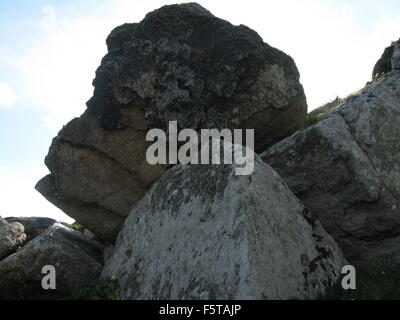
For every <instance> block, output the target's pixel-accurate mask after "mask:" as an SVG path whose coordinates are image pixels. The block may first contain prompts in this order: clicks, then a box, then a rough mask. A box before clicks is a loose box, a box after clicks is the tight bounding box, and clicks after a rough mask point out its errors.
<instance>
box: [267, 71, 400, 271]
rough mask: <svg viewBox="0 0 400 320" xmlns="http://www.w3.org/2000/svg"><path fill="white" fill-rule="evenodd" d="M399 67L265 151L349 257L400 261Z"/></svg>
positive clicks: (368, 262)
mask: <svg viewBox="0 0 400 320" xmlns="http://www.w3.org/2000/svg"><path fill="white" fill-rule="evenodd" d="M399 141H400V71H393V72H391V73H389V74H387V75H386V76H384V77H383V78H382V79H381V80H379V81H377V82H375V83H373V84H372V85H371V86H370V87H369V88H368V89H367V90H366V91H364V92H363V93H362V94H361V95H360V96H358V97H355V98H353V99H351V100H350V101H349V102H347V103H345V104H344V105H343V106H342V107H340V108H339V109H338V110H336V111H335V112H333V113H331V114H329V115H328V116H327V117H326V118H325V119H323V120H321V121H320V122H318V123H317V124H315V125H313V126H310V127H308V128H307V129H305V130H303V131H299V132H297V133H295V134H294V135H292V136H291V137H289V138H287V139H285V140H283V141H281V142H279V143H277V144H275V145H274V146H272V147H271V148H269V149H268V150H267V151H266V152H264V153H263V154H262V158H263V159H264V160H265V162H266V163H268V164H269V165H271V166H272V167H273V168H274V169H276V170H277V171H278V173H279V174H280V175H281V176H282V177H283V178H284V179H285V181H286V182H287V183H288V185H289V187H290V188H291V190H292V191H293V192H294V193H295V194H296V195H297V196H298V197H299V198H300V199H301V200H302V201H303V203H304V204H305V206H306V207H307V208H308V209H309V210H310V211H311V212H312V213H313V214H315V215H316V216H317V217H318V218H319V219H320V221H321V223H322V225H323V226H324V227H325V229H326V230H327V231H328V232H329V233H330V234H331V235H332V236H333V237H334V238H335V239H336V241H337V242H338V244H339V245H340V247H341V248H342V250H343V252H344V254H345V256H346V258H347V259H348V260H349V261H350V262H351V263H354V264H366V265H371V264H375V265H380V264H381V263H390V264H392V263H400V255H399V254H398V253H399V250H400V144H399Z"/></svg>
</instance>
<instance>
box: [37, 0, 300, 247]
mask: <svg viewBox="0 0 400 320" xmlns="http://www.w3.org/2000/svg"><path fill="white" fill-rule="evenodd" d="M107 46H108V54H107V55H106V56H105V57H104V58H103V60H102V62H101V65H100V67H99V68H98V70H97V72H96V78H95V79H94V81H93V85H94V87H95V90H94V95H93V97H92V98H91V99H90V100H89V101H88V102H87V107H88V109H87V110H86V112H85V113H84V114H83V115H82V116H81V117H80V118H77V119H74V120H72V121H71V122H70V123H69V124H68V125H67V126H65V127H64V128H63V129H62V130H61V131H60V132H59V134H58V136H57V137H56V138H55V139H54V141H53V143H52V146H51V148H50V151H49V154H48V156H47V158H46V165H47V166H48V168H49V170H50V172H51V174H50V175H49V176H47V177H45V178H44V179H43V180H41V181H40V182H39V183H38V185H37V189H38V190H39V192H41V193H42V194H43V195H44V196H45V197H46V198H47V199H48V200H49V201H51V202H52V203H54V204H55V205H56V206H58V207H59V208H61V209H62V210H63V211H65V212H66V213H67V214H68V215H70V216H71V217H73V218H75V219H76V220H77V221H78V222H79V223H80V224H82V225H83V226H85V227H87V228H88V229H90V230H91V231H93V232H94V233H95V234H96V235H98V236H100V237H101V238H103V239H106V240H109V241H113V239H114V238H115V236H116V234H117V232H118V230H119V229H120V227H121V225H122V223H123V221H124V219H125V217H126V216H127V215H128V213H129V211H130V209H131V208H132V206H133V205H134V204H135V203H136V202H137V201H138V200H139V199H141V198H142V196H143V195H144V194H145V192H146V190H148V188H149V186H150V185H151V184H152V183H153V182H154V181H156V180H157V178H158V177H159V176H160V175H161V174H162V172H163V171H164V170H165V167H162V166H149V165H148V164H147V162H146V159H145V150H146V149H147V147H148V145H149V144H148V143H146V142H145V135H146V131H147V130H148V129H151V128H162V129H165V128H166V127H167V124H168V121H175V120H177V121H178V126H179V127H180V128H193V129H202V128H251V129H255V133H256V136H255V148H256V149H262V148H264V147H266V146H268V145H271V144H272V143H274V142H276V141H278V140H280V139H282V138H284V137H286V136H287V135H289V134H291V133H292V132H294V131H296V130H298V129H300V128H302V127H303V126H304V124H305V120H306V111H307V110H306V109H307V105H306V99H305V96H304V92H303V88H302V86H301V84H300V83H299V73H298V70H297V68H296V66H295V63H294V62H293V60H292V59H291V58H290V57H289V56H288V55H286V54H285V53H283V52H281V51H279V50H277V49H275V48H273V47H271V46H269V45H268V44H266V43H264V42H263V41H262V39H261V38H260V37H259V35H258V34H257V33H256V32H254V31H253V30H251V29H249V28H247V27H245V26H242V25H241V26H233V25H231V24H230V23H229V22H227V21H224V20H221V19H219V18H216V17H214V16H213V15H212V14H211V13H210V12H208V11H207V10H206V9H204V8H202V7H201V6H199V5H198V4H195V3H190V4H181V5H171V6H165V7H162V8H160V9H158V10H156V11H154V12H151V13H149V14H148V15H147V16H146V17H145V19H144V20H143V21H141V22H140V23H133V24H124V25H122V26H119V27H117V28H116V29H114V30H113V31H112V32H111V34H110V35H109V37H108V38H107Z"/></svg>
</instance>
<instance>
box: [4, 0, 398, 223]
mask: <svg viewBox="0 0 400 320" xmlns="http://www.w3.org/2000/svg"><path fill="white" fill-rule="evenodd" d="M174 2H177V1H155V0H153V1H152V0H148V1H137V0H135V1H133V0H132V1H130V0H80V1H78V0H68V1H66V0H47V1H45V0H0V194H1V196H2V199H1V201H0V215H2V216H11V215H28V216H29V215H40V216H52V217H56V218H58V219H62V220H64V221H66V220H68V221H70V220H71V219H69V218H68V217H66V216H65V215H63V214H62V213H61V212H60V211H59V210H58V209H56V208H55V207H54V206H52V205H51V204H49V203H48V202H47V201H46V200H45V199H44V198H43V197H42V196H41V195H39V194H38V193H37V192H36V191H35V190H34V189H33V187H34V185H35V183H36V182H37V180H38V179H39V178H40V177H42V176H43V175H45V174H46V173H47V169H46V167H45V166H44V164H43V162H44V157H45V155H46V154H47V151H48V148H49V146H50V144H51V140H52V138H53V137H54V136H55V135H56V134H57V131H58V130H59V129H60V128H61V126H62V125H63V124H66V123H67V122H68V121H69V120H71V119H72V118H73V117H76V116H79V115H80V114H81V113H82V112H83V111H84V109H85V102H86V101H87V100H88V99H89V98H90V96H91V94H92V90H93V89H92V86H91V81H92V79H93V77H94V73H95V70H96V68H97V66H98V65H99V63H100V60H101V58H102V56H104V54H105V53H106V46H105V38H106V37H107V35H108V34H109V32H110V31H111V30H112V29H113V28H114V27H115V26H117V25H119V24H122V23H125V22H137V21H140V20H141V19H142V18H143V17H144V15H145V14H146V13H147V12H148V11H150V10H153V9H156V8H158V7H160V6H161V5H163V4H167V3H174ZM198 2H199V3H200V4H202V5H203V6H205V7H206V8H207V9H209V10H210V11H211V12H213V13H214V14H215V15H216V16H219V17H221V18H223V19H226V20H229V21H230V22H232V23H233V24H245V25H248V26H249V27H251V28H253V29H254V30H256V31H257V32H258V33H259V34H260V35H261V36H262V37H263V39H264V41H265V42H267V43H269V44H270V45H272V46H275V47H277V48H279V49H281V50H283V51H285V52H286V53H288V54H290V55H291V56H292V57H293V58H294V60H295V61H296V64H297V66H298V68H299V71H300V74H301V82H302V83H303V85H304V88H305V91H306V95H307V100H308V103H309V109H310V110H311V109H313V108H315V107H318V106H319V105H321V104H323V103H324V102H326V101H328V100H332V99H334V98H335V97H336V96H337V95H339V96H345V95H347V94H349V93H351V92H353V91H356V90H358V89H359V88H361V87H363V85H364V84H365V82H366V81H368V80H369V77H370V74H371V71H372V68H373V65H374V63H375V62H376V60H377V59H378V58H379V56H380V55H381V53H382V52H383V49H384V48H385V47H386V46H387V45H389V44H390V42H391V41H392V40H396V39H398V38H399V37H400V1H398V0H382V1H379V2H378V1H372V0H367V1H365V0H348V1H345V0H335V1H334V0H319V1H318V0H314V1H313V0H302V1H298V0H279V1H278V0H276V1H272V0H270V1H265V0H264V1H261V0H260V1H256V0H254V1H252V0H248V1H245V2H243V1H235V0H230V1H228V0H226V1H225V0H218V1H215V0H200V1H198Z"/></svg>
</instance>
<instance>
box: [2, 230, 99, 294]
mask: <svg viewBox="0 0 400 320" xmlns="http://www.w3.org/2000/svg"><path fill="white" fill-rule="evenodd" d="M102 250H103V247H102V245H100V244H99V243H98V242H96V241H94V240H92V239H89V238H87V237H85V236H84V235H83V234H82V233H80V232H78V231H74V230H71V229H69V228H67V227H65V226H63V225H62V224H59V223H55V224H53V225H52V226H51V227H49V228H48V229H47V230H46V231H45V232H43V233H42V234H41V235H39V236H38V237H36V238H35V239H33V240H32V241H30V242H28V243H27V244H26V245H25V246H23V247H22V249H21V250H19V251H17V252H16V253H14V254H12V255H10V256H8V257H7V258H6V259H4V260H2V261H1V262H0V284H1V283H2V282H4V283H12V284H14V285H15V286H17V287H18V288H19V290H20V291H21V294H23V295H28V296H27V298H31V297H29V295H33V297H32V298H35V299H38V298H40V297H41V296H48V295H49V294H54V295H73V294H76V293H77V292H78V290H80V289H81V287H83V286H84V285H85V284H88V283H90V282H91V281H94V280H97V279H98V278H99V275H100V273H101V270H102V267H103V265H102V264H103V260H102ZM47 265H51V266H54V268H55V272H56V288H57V290H56V291H55V292H54V293H53V292H52V293H49V292H48V291H46V290H42V289H41V288H42V287H41V282H42V278H43V277H44V276H45V275H44V274H42V268H43V267H44V266H47ZM50 291H52V290H50Z"/></svg>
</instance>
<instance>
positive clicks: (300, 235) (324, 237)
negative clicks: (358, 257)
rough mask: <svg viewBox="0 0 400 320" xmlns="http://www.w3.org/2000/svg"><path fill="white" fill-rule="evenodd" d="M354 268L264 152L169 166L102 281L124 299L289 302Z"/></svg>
mask: <svg viewBox="0 0 400 320" xmlns="http://www.w3.org/2000/svg"><path fill="white" fill-rule="evenodd" d="M344 264H346V262H345V260H344V259H343V256H342V253H341V251H340V249H339V248H338V246H337V245H336V243H335V241H334V240H333V239H332V238H331V236H330V235H328V234H327V233H326V232H325V231H324V229H323V228H322V227H321V225H320V223H319V222H318V221H317V220H316V219H314V218H313V217H312V216H311V215H310V214H309V213H308V211H307V210H306V209H305V208H304V206H303V205H302V203H301V202H300V201H299V199H297V198H296V197H295V196H294V195H293V193H292V192H291V191H290V190H289V188H288V187H287V185H286V184H285V183H284V182H283V180H282V179H281V178H280V177H279V175H278V174H277V173H276V172H275V171H274V170H273V169H272V168H271V167H269V166H268V165H266V164H264V163H263V162H262V160H261V159H260V158H259V157H258V156H257V158H256V160H255V172H254V173H253V174H252V175H250V176H236V175H235V167H234V166H233V165H189V166H183V165H178V166H175V167H173V168H172V169H170V170H168V171H167V172H166V173H164V174H163V176H162V177H161V178H160V180H159V181H158V182H156V183H155V185H153V186H152V188H151V189H150V190H149V191H148V193H147V194H146V196H145V197H144V198H143V199H142V200H141V201H140V202H139V203H138V205H137V206H136V208H135V209H134V210H133V211H132V213H131V214H130V215H129V217H128V218H127V219H126V221H125V225H124V228H123V229H122V231H121V232H120V234H119V236H118V238H117V241H116V244H115V246H114V250H113V253H112V256H111V257H110V258H108V259H107V261H106V263H105V268H104V270H103V273H102V276H103V277H110V278H114V279H118V281H119V284H120V287H121V288H120V289H121V290H120V299H290V298H299V299H301V298H311V297H316V296H317V295H318V294H322V293H324V292H325V290H326V289H327V288H328V287H329V286H331V285H333V284H334V283H335V281H336V280H337V279H338V277H339V275H340V272H341V268H342V266H343V265H344Z"/></svg>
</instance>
